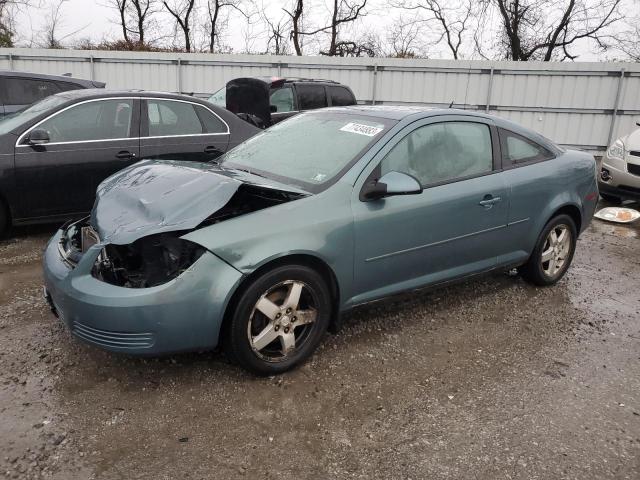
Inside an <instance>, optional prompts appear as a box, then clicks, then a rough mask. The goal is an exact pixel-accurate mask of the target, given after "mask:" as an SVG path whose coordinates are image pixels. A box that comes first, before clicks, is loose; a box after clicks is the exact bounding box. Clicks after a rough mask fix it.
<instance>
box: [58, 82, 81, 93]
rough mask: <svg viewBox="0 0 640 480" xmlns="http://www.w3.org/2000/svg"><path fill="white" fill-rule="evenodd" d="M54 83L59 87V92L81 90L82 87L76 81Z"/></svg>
mask: <svg viewBox="0 0 640 480" xmlns="http://www.w3.org/2000/svg"><path fill="white" fill-rule="evenodd" d="M56 85H57V86H58V88H59V89H60V91H61V92H66V91H68V90H82V89H84V87H81V86H80V85H78V84H77V83H69V82H56Z"/></svg>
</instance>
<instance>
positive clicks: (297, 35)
mask: <svg viewBox="0 0 640 480" xmlns="http://www.w3.org/2000/svg"><path fill="white" fill-rule="evenodd" d="M283 10H284V11H285V13H286V14H287V15H289V18H290V19H291V31H290V32H289V38H290V39H291V41H292V42H293V48H294V49H295V51H296V55H302V35H303V33H302V14H303V12H304V0H295V3H294V5H293V8H292V9H291V10H287V9H286V8H283Z"/></svg>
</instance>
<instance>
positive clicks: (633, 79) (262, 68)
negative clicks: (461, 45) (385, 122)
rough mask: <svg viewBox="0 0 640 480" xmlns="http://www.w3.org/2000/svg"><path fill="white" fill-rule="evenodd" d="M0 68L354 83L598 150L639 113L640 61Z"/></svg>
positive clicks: (129, 61) (82, 56)
mask: <svg viewBox="0 0 640 480" xmlns="http://www.w3.org/2000/svg"><path fill="white" fill-rule="evenodd" d="M0 69H10V70H23V71H31V72H38V73H50V74H63V73H71V74H72V75H73V76H75V77H80V78H87V79H95V80H100V81H103V82H106V83H107V88H141V89H146V90H163V91H172V92H182V93H192V94H195V95H198V96H203V95H206V94H209V93H212V92H214V91H216V90H217V89H218V88H220V87H222V86H223V85H224V84H225V83H226V81H227V80H230V79H232V78H235V77H242V76H287V77H311V78H326V79H332V80H337V81H339V82H342V83H345V84H347V85H349V86H350V87H351V88H352V89H353V91H354V92H355V94H356V97H357V98H358V101H360V102H363V103H376V104H426V105H431V106H447V105H449V104H450V103H451V102H453V103H454V105H455V106H456V107H458V108H466V109H470V110H481V111H486V112H489V113H494V114H497V115H500V116H504V117H506V118H509V119H511V120H514V121H516V122H518V123H521V124H523V125H525V126H528V127H530V128H533V129H534V130H537V131H539V132H540V133H542V134H544V135H545V136H547V137H549V138H551V139H553V140H555V141H556V142H558V143H560V144H562V145H568V146H578V147H581V148H584V149H589V150H593V151H595V152H602V151H603V150H605V149H606V146H607V145H608V144H609V143H611V140H612V139H615V138H616V137H618V136H620V135H623V134H625V133H628V132H630V131H631V130H633V129H634V128H635V120H636V119H640V64H637V63H546V62H492V61H464V60H458V61H454V60H404V59H383V58H327V57H289V56H286V57H285V56H269V55H209V54H197V53H196V54H185V53H141V52H105V51H78V50H32V49H0Z"/></svg>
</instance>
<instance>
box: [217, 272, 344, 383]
mask: <svg viewBox="0 0 640 480" xmlns="http://www.w3.org/2000/svg"><path fill="white" fill-rule="evenodd" d="M331 312H332V301H331V293H330V291H329V288H328V286H327V284H326V282H325V281H324V279H323V277H322V276H321V275H320V274H319V273H318V272H316V271H315V270H313V269H311V268H309V267H306V266H303V265H283V266H280V267H276V268H274V269H273V270H271V271H268V272H265V273H263V274H262V275H260V276H259V277H257V278H256V279H254V280H253V281H252V282H251V283H250V284H249V285H248V286H247V287H246V288H245V289H244V291H243V292H242V294H241V295H240V298H239V299H238V301H237V302H236V303H235V309H234V311H233V312H231V315H230V320H229V321H230V323H229V324H228V325H227V326H226V328H225V331H224V335H225V338H224V340H223V346H224V349H225V351H226V353H227V356H228V357H229V358H230V359H231V360H233V361H235V362H237V363H238V364H239V365H240V366H241V367H243V368H245V369H246V370H249V371H251V372H253V373H256V374H258V375H275V374H279V373H282V372H285V371H287V370H289V369H291V368H293V367H295V366H297V365H299V364H300V363H302V362H303V361H304V360H306V359H307V358H308V357H309V356H311V354H312V353H313V352H314V350H315V349H316V348H317V347H318V345H319V344H320V341H321V340H322V337H323V336H324V334H325V332H326V331H327V328H328V326H329V323H330V319H331Z"/></svg>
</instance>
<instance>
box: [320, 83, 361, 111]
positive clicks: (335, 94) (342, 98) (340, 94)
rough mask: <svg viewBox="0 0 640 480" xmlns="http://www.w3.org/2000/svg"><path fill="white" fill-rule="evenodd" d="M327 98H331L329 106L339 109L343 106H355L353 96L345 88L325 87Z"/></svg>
mask: <svg viewBox="0 0 640 480" xmlns="http://www.w3.org/2000/svg"><path fill="white" fill-rule="evenodd" d="M327 88H328V90H329V96H330V97H331V105H332V106H334V107H340V106H344V105H355V104H356V99H355V98H354V96H353V94H352V93H351V92H350V91H349V90H348V89H346V88H345V87H327Z"/></svg>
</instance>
